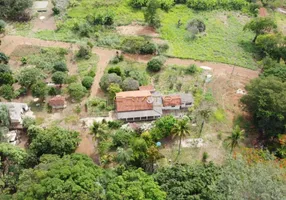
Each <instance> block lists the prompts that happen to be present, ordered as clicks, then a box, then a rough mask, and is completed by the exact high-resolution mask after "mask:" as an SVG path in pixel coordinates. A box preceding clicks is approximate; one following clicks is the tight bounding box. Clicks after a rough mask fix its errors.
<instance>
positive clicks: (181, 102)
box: [115, 86, 194, 121]
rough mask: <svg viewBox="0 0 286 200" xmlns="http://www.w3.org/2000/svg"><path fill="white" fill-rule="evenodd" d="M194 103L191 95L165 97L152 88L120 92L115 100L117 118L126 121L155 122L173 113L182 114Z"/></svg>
mask: <svg viewBox="0 0 286 200" xmlns="http://www.w3.org/2000/svg"><path fill="white" fill-rule="evenodd" d="M193 102H194V100H193V96H192V95H191V94H172V95H166V96H163V95H161V94H160V93H159V92H156V91H155V89H154V88H153V87H150V86H148V87H141V88H139V90H138V91H128V92H119V93H117V94H116V99H115V104H116V112H117V118H118V119H120V120H124V121H146V120H154V119H157V118H159V117H161V116H162V115H164V114H168V113H170V112H172V111H177V112H182V111H184V109H187V108H188V107H191V106H192V105H193Z"/></svg>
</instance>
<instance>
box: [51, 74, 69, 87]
mask: <svg viewBox="0 0 286 200" xmlns="http://www.w3.org/2000/svg"><path fill="white" fill-rule="evenodd" d="M66 77H67V74H66V73H65V72H61V71H57V72H55V73H53V75H52V80H53V82H54V83H55V84H60V85H62V84H64V83H65V80H66Z"/></svg>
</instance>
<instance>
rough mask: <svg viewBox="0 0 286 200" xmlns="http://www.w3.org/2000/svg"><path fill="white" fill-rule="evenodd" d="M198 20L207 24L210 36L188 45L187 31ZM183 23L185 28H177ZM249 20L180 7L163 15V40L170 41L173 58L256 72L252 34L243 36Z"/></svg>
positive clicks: (236, 15) (222, 12)
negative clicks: (208, 62) (178, 24)
mask: <svg viewBox="0 0 286 200" xmlns="http://www.w3.org/2000/svg"><path fill="white" fill-rule="evenodd" d="M193 18H198V19H201V20H203V21H204V22H205V24H206V33H207V36H202V37H200V38H197V39H196V40H194V41H187V40H186V34H187V30H185V27H186V24H187V22H188V21H189V20H190V19H193ZM179 19H181V21H182V22H183V25H182V26H181V27H180V28H177V26H176V25H177V22H178V20H179ZM247 20H248V18H247V17H245V16H239V13H237V12H226V11H210V12H197V13H196V12H194V11H193V10H191V9H188V8H187V7H185V6H182V5H180V6H176V7H175V8H173V9H172V10H171V11H170V12H169V13H165V14H162V28H161V29H160V33H161V36H162V38H163V39H165V40H168V42H169V45H170V50H169V52H168V53H167V54H168V55H169V56H176V57H181V58H192V59H196V60H206V61H216V62H223V63H229V64H235V65H239V66H243V67H247V68H256V64H255V62H254V60H253V59H252V55H251V53H249V52H247V49H249V48H250V43H249V41H250V40H251V38H252V37H253V35H252V33H247V32H243V31H242V29H243V24H244V23H245V22H246V21H247Z"/></svg>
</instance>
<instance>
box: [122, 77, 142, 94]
mask: <svg viewBox="0 0 286 200" xmlns="http://www.w3.org/2000/svg"><path fill="white" fill-rule="evenodd" d="M122 89H123V90H124V91H132V90H138V89H139V82H138V81H137V80H134V79H133V78H130V77H129V78H126V79H125V80H124V81H123V83H122Z"/></svg>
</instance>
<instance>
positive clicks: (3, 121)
mask: <svg viewBox="0 0 286 200" xmlns="http://www.w3.org/2000/svg"><path fill="white" fill-rule="evenodd" d="M9 126H10V118H9V111H8V108H7V106H6V105H0V127H9Z"/></svg>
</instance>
